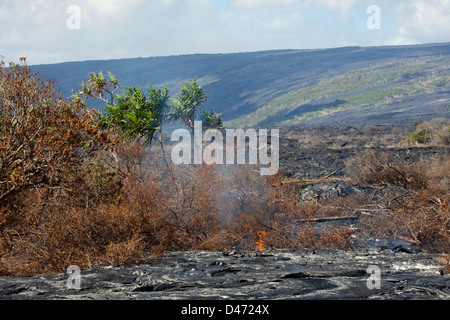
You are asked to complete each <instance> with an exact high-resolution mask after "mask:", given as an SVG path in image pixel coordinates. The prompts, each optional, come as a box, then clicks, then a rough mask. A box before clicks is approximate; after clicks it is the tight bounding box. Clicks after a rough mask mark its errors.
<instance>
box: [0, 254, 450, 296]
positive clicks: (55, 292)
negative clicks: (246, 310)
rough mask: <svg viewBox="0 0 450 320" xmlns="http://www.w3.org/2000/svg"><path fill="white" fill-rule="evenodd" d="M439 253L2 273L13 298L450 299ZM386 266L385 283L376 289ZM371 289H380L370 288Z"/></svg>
mask: <svg viewBox="0 0 450 320" xmlns="http://www.w3.org/2000/svg"><path fill="white" fill-rule="evenodd" d="M439 258H440V256H439V255H434V254H426V253H414V254H409V253H404V252H400V253H395V252H388V251H383V252H378V251H376V250H369V249H355V250H350V251H339V250H274V251H264V252H244V251H232V252H174V253H170V254H168V255H167V256H166V257H165V258H164V259H163V260H161V261H155V262H153V263H150V264H145V265H140V266H134V267H121V268H119V267H106V268H101V269H97V270H83V271H81V275H80V280H81V282H80V290H77V289H69V287H68V279H69V275H67V274H56V275H46V276H36V277H14V278H8V277H3V278H0V299H7V300H16V299H18V300H61V299H69V300H85V299H94V300H109V299H113V300H140V299H148V300H198V299H202V300H203V299H206V300H218V299H220V300H288V299H304V300H306V299H314V300H317V299H358V300H359V299H364V300H366V299H393V300H398V299H401V300H403V299H449V298H450V288H449V284H450V275H448V274H447V275H444V274H443V272H442V266H440V264H439ZM371 266H376V268H379V269H378V270H379V271H380V277H379V280H380V281H379V285H380V286H379V289H378V288H373V286H371V285H370V284H375V282H374V279H376V278H374V274H372V273H370V272H368V271H369V267H371ZM369 287H372V288H373V289H370V288H369Z"/></svg>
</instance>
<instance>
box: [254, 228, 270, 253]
mask: <svg viewBox="0 0 450 320" xmlns="http://www.w3.org/2000/svg"><path fill="white" fill-rule="evenodd" d="M265 236H266V232H265V231H261V232H258V238H259V239H258V241H256V242H255V245H256V248H257V249H258V250H259V251H266V250H267V248H266V245H265V243H264V238H265Z"/></svg>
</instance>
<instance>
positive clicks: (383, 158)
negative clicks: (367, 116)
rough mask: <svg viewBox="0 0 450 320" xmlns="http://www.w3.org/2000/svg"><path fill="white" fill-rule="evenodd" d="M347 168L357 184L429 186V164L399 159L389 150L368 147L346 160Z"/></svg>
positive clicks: (407, 186) (420, 187)
mask: <svg viewBox="0 0 450 320" xmlns="http://www.w3.org/2000/svg"><path fill="white" fill-rule="evenodd" d="M346 168H347V170H348V173H349V174H350V176H351V177H352V179H353V181H354V182H355V183H357V184H363V185H365V184H378V185H395V186H399V187H402V188H408V189H424V188H426V187H427V185H426V184H427V176H426V172H427V169H428V167H427V164H426V163H425V162H424V161H420V162H417V163H415V164H410V163H407V162H406V161H403V160H400V159H398V157H396V156H395V155H394V154H390V153H389V152H378V153H377V152H375V151H374V150H371V149H366V150H364V151H363V152H361V153H359V154H357V155H356V156H355V157H353V158H351V159H349V160H347V161H346Z"/></svg>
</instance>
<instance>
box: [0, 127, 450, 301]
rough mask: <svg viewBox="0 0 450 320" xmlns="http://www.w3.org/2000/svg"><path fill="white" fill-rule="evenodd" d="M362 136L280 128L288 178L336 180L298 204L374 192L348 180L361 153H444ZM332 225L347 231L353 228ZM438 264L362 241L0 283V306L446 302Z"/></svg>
mask: <svg viewBox="0 0 450 320" xmlns="http://www.w3.org/2000/svg"><path fill="white" fill-rule="evenodd" d="M369 129H370V130H368V128H363V127H361V128H351V127H296V128H283V129H281V141H280V143H281V146H280V164H281V169H282V170H283V171H284V172H285V174H286V175H287V176H290V177H298V178H305V177H308V178H316V179H317V178H321V177H324V176H326V175H329V174H330V173H334V175H333V176H332V178H333V179H335V180H333V179H331V180H330V179H328V180H327V181H326V182H323V183H319V184H309V185H305V186H304V187H303V188H302V189H301V191H300V194H299V197H300V198H302V200H310V199H311V198H312V197H314V196H315V195H316V194H317V193H319V194H321V196H322V197H323V198H327V197H333V196H347V195H351V194H355V193H361V192H373V189H371V188H370V187H367V186H357V185H353V184H351V183H350V182H348V180H346V177H347V176H348V171H347V170H346V169H345V168H344V165H345V163H346V160H347V159H349V158H351V157H352V156H353V155H355V154H357V153H358V152H361V151H362V150H364V149H365V148H373V149H379V150H380V151H386V150H388V151H389V152H394V153H396V154H398V155H399V156H400V157H401V158H403V159H406V160H408V161H412V162H414V161H418V159H420V158H421V157H426V158H429V157H432V156H435V155H440V156H442V155H447V154H448V151H449V148H448V147H415V148H411V147H400V146H399V144H398V142H399V141H400V140H401V138H402V137H405V135H406V133H407V132H409V131H411V130H412V129H411V128H410V127H398V128H392V127H383V126H378V127H376V128H369ZM377 190H379V189H377ZM381 191H382V190H381ZM355 219H357V216H356V217H355ZM323 223H329V221H326V220H325V221H323ZM338 223H340V224H341V225H346V224H347V225H348V226H349V227H353V228H354V227H355V224H354V220H352V219H350V220H348V221H339V222H338ZM381 248H383V249H385V250H380V249H381ZM439 260H440V255H438V254H433V253H428V252H425V251H422V250H420V249H419V248H415V247H414V246H412V245H410V244H408V243H406V242H402V241H399V240H396V239H370V240H368V241H367V242H366V243H359V244H358V245H356V246H355V248H354V249H352V250H269V251H265V252H248V251H231V252H174V253H170V254H168V255H167V256H166V257H165V259H164V260H161V261H154V263H150V264H146V265H141V266H134V267H123V268H115V267H108V268H102V269H96V270H83V271H82V273H81V290H73V289H69V288H68V287H67V280H68V277H69V276H68V275H67V274H59V275H47V276H37V277H16V278H0V299H7V300H65V299H69V300H73V299H77V300H78V299H82V300H84V299H94V300H109V299H114V300H141V299H149V300H192V299H194V300H196V299H202V300H203V299H207V300H235V299H238V300H290V299H305V300H306V299H320V300H321V299H358V300H366V299H383V300H385V299H386V300H399V299H402V300H403V299H433V300H438V299H450V286H449V285H450V276H449V275H448V274H446V275H444V272H442V266H441V265H440V263H439ZM370 266H376V267H377V268H379V271H380V278H379V280H380V282H379V283H380V287H379V288H369V287H370V285H369V286H368V284H369V283H373V282H370V281H371V278H369V277H371V276H373V275H372V274H370V272H369V271H370V270H369V269H368V268H369V267H370Z"/></svg>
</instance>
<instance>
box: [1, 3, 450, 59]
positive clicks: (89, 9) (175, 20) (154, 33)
mask: <svg viewBox="0 0 450 320" xmlns="http://www.w3.org/2000/svg"><path fill="white" fill-rule="evenodd" d="M449 17H450V0H396V1H392V0H379V1H377V0H150V1H149V0H0V55H2V56H3V57H4V60H5V61H17V60H18V59H19V58H20V57H27V59H28V63H29V64H43V63H57V62H65V61H83V60H98V59H101V60H103V59H120V58H134V57H150V56H169V55H180V54H193V53H232V52H246V51H259V50H274V49H316V48H333V47H343V46H380V45H406V44H420V43H434V42H450V18H449Z"/></svg>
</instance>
